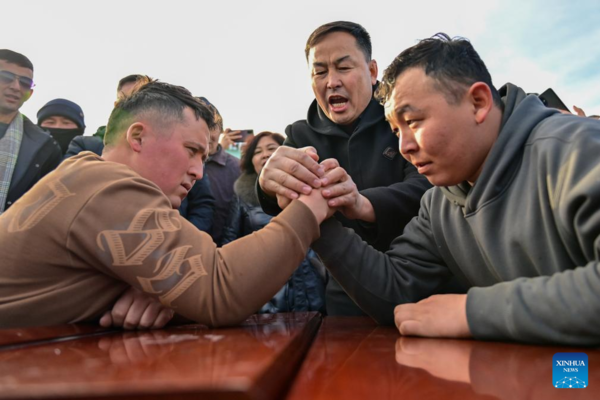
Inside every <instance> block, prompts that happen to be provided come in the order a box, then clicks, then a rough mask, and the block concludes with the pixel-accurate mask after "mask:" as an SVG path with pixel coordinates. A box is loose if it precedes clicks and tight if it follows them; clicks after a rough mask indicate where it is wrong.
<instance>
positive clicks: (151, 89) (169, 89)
mask: <svg viewBox="0 0 600 400" xmlns="http://www.w3.org/2000/svg"><path fill="white" fill-rule="evenodd" d="M186 107H189V108H191V109H192V111H193V112H194V115H195V116H196V119H200V118H202V119H203V120H204V122H206V125H207V126H208V128H209V129H213V128H214V127H215V121H214V118H213V115H212V112H211V111H210V110H209V109H208V107H206V106H205V105H204V104H203V103H202V102H200V101H198V99H196V98H195V97H194V96H192V94H191V93H190V92H189V91H188V90H187V89H186V88H184V87H181V86H175V85H171V84H169V83H165V82H159V81H157V80H153V81H151V82H149V83H147V84H145V85H143V86H140V87H139V88H137V90H136V91H134V92H133V93H132V94H131V96H129V97H126V98H124V99H121V100H120V101H118V102H117V103H116V104H115V108H114V109H113V111H112V112H111V114H110V117H109V118H108V124H107V125H106V134H105V135H104V144H105V146H110V145H114V144H116V143H117V141H118V139H119V137H121V136H122V135H123V133H124V132H125V131H127V128H129V126H130V125H131V124H132V123H134V122H135V119H136V118H139V117H141V116H151V117H152V118H154V119H155V120H156V121H157V122H159V123H164V124H169V123H173V122H179V121H181V120H182V119H183V118H184V117H183V111H184V109H185V108H186Z"/></svg>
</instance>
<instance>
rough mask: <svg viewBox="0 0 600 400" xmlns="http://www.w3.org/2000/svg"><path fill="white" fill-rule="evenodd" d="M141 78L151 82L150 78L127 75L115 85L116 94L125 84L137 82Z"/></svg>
mask: <svg viewBox="0 0 600 400" xmlns="http://www.w3.org/2000/svg"><path fill="white" fill-rule="evenodd" d="M143 78H148V79H150V80H152V78H150V77H148V76H147V75H140V74H132V75H127V76H126V77H125V78H121V80H120V81H119V84H118V85H117V92H118V91H119V90H121V89H122V88H123V86H125V84H127V83H133V82H137V81H139V80H140V79H143Z"/></svg>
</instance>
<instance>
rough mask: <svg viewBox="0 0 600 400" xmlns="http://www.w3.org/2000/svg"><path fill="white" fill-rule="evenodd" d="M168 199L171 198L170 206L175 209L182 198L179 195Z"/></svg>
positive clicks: (179, 205)
mask: <svg viewBox="0 0 600 400" xmlns="http://www.w3.org/2000/svg"><path fill="white" fill-rule="evenodd" d="M170 200H171V208H173V210H177V209H178V208H179V207H181V202H182V200H181V199H180V198H179V197H176V198H174V199H170Z"/></svg>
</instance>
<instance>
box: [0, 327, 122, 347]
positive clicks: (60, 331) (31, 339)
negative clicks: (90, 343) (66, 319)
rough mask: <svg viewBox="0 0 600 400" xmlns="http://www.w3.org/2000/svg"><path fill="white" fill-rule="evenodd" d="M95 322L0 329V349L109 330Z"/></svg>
mask: <svg viewBox="0 0 600 400" xmlns="http://www.w3.org/2000/svg"><path fill="white" fill-rule="evenodd" d="M111 331H112V330H110V329H106V328H101V327H100V326H98V325H96V324H89V325H87V324H72V325H59V326H41V327H35V328H23V329H18V328H17V329H0V350H1V349H6V348H9V347H17V346H24V345H31V344H34V343H43V342H46V341H49V340H54V341H58V340H68V339H71V338H77V337H82V336H88V335H95V334H100V333H106V332H111Z"/></svg>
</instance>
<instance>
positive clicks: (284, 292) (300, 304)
mask: <svg viewBox="0 0 600 400" xmlns="http://www.w3.org/2000/svg"><path fill="white" fill-rule="evenodd" d="M283 141H284V138H283V136H281V135H280V134H278V133H272V132H261V133H259V134H258V135H256V136H255V137H254V139H252V141H251V142H250V143H248V146H247V148H246V151H245V152H244V154H243V155H242V159H241V169H242V175H241V176H240V177H239V178H238V179H237V180H236V182H235V185H234V192H235V196H234V198H233V199H232V201H231V210H230V213H229V218H228V221H227V224H226V225H225V228H224V233H223V245H225V244H226V243H229V242H231V241H233V240H235V239H237V238H240V237H243V236H246V235H249V234H251V233H252V232H254V231H257V230H259V229H261V228H263V227H264V226H265V225H266V224H268V223H269V221H270V220H271V218H272V216H270V215H268V214H266V213H265V212H264V211H263V210H262V208H261V207H260V204H259V202H258V197H257V195H256V180H257V179H258V175H259V174H260V171H261V170H262V168H263V167H264V166H265V164H266V162H267V160H268V159H269V157H270V156H271V155H272V154H273V152H275V150H276V149H277V148H278V147H279V146H281V145H282V144H283ZM325 278H326V275H325V268H324V266H323V264H321V262H320V261H319V259H318V257H317V255H316V253H315V252H313V251H312V250H310V249H309V251H308V253H307V254H306V258H305V259H304V260H303V261H302V263H301V264H300V265H299V266H298V268H297V269H296V271H295V272H294V274H293V275H292V276H291V277H290V279H289V280H288V282H287V283H286V284H285V286H284V287H283V288H281V290H280V291H279V292H278V293H277V294H276V295H275V297H273V298H272V299H271V300H270V301H269V302H268V303H267V304H265V305H264V306H263V307H262V308H261V309H260V310H259V311H258V312H259V313H278V312H292V311H320V312H325Z"/></svg>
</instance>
